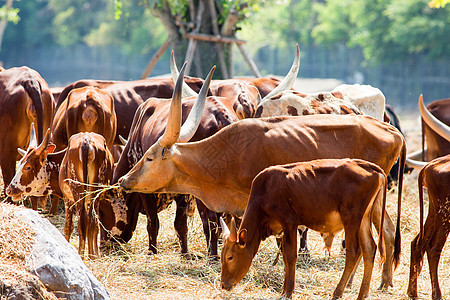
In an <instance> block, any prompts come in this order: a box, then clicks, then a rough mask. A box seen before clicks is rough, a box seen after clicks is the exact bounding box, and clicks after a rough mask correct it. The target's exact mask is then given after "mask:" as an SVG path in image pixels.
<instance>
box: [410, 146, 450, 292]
mask: <svg viewBox="0 0 450 300" xmlns="http://www.w3.org/2000/svg"><path fill="white" fill-rule="evenodd" d="M418 183H419V199H420V232H419V234H418V235H417V236H416V237H415V238H414V240H413V241H412V242H411V264H410V273H409V285H408V296H410V297H411V298H414V299H416V298H417V277H419V274H420V271H421V269H422V260H423V254H424V253H425V251H426V252H427V256H428V264H429V266H430V277H431V288H432V298H433V299H441V298H442V295H441V289H440V287H439V280H438V265H439V259H440V257H441V252H442V248H443V247H444V244H445V241H446V240H447V236H448V233H449V232H450V218H449V217H450V204H449V201H450V154H448V155H446V156H443V157H440V158H436V159H434V160H433V161H431V162H430V163H428V164H427V165H426V166H425V167H424V168H423V169H422V170H421V171H420V173H419V178H418ZM424 186H425V187H426V188H427V189H428V198H429V203H430V208H429V211H428V216H427V220H426V221H425V227H424V226H423V187H424Z"/></svg>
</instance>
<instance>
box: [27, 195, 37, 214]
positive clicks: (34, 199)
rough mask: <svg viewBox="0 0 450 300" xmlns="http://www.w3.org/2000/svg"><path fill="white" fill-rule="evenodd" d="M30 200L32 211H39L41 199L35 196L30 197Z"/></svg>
mask: <svg viewBox="0 0 450 300" xmlns="http://www.w3.org/2000/svg"><path fill="white" fill-rule="evenodd" d="M28 198H29V199H30V202H31V209H32V210H36V211H37V210H38V208H39V205H38V202H39V198H38V197H35V196H29V197H28Z"/></svg>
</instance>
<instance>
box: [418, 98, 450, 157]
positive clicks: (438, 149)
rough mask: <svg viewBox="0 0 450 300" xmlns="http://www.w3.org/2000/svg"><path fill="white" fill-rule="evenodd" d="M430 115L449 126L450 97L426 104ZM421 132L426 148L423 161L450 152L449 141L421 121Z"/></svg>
mask: <svg viewBox="0 0 450 300" xmlns="http://www.w3.org/2000/svg"><path fill="white" fill-rule="evenodd" d="M427 109H428V110H429V111H430V113H431V114H432V115H434V116H435V117H436V118H438V119H439V120H440V121H441V122H443V123H444V124H446V125H448V126H450V99H443V100H436V101H433V102H431V103H429V104H428V105H427ZM422 128H423V129H422V134H423V136H424V137H423V139H424V140H425V144H424V145H426V148H427V150H426V151H425V152H426V156H425V161H431V160H433V159H435V158H437V157H440V156H444V155H447V154H450V141H447V140H445V139H444V138H442V137H441V136H440V135H438V134H437V133H436V132H434V130H432V129H431V128H430V127H429V126H428V125H427V124H426V123H425V122H423V121H422Z"/></svg>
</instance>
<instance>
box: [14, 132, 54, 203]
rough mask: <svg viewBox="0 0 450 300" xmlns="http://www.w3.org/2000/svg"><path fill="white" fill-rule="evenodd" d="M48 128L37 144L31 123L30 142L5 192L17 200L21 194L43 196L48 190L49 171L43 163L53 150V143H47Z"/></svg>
mask: <svg viewBox="0 0 450 300" xmlns="http://www.w3.org/2000/svg"><path fill="white" fill-rule="evenodd" d="M49 135H50V129H48V130H47V133H46V134H45V137H44V139H43V140H42V143H41V144H40V145H39V146H38V145H37V141H36V132H35V130H34V124H31V133H30V143H29V146H28V149H27V151H23V150H22V151H19V152H21V153H22V154H23V157H22V159H21V160H20V161H19V165H18V167H17V172H16V175H14V178H13V179H12V180H11V183H10V184H9V186H8V188H7V189H6V194H7V195H8V196H10V197H12V198H13V200H14V201H17V200H19V199H20V198H21V196H44V195H47V194H48V192H49V191H48V190H49V183H50V180H49V173H48V172H47V170H46V168H45V165H46V161H47V155H48V153H52V152H53V151H54V150H55V147H56V146H55V145H54V144H51V143H49V138H50V137H49Z"/></svg>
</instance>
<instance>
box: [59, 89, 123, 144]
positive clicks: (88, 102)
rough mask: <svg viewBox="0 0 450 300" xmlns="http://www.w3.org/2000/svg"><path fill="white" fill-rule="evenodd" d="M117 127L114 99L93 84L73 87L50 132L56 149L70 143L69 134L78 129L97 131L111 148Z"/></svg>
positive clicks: (78, 130) (80, 130)
mask: <svg viewBox="0 0 450 300" xmlns="http://www.w3.org/2000/svg"><path fill="white" fill-rule="evenodd" d="M116 131H117V119H116V113H115V107H114V99H113V98H112V97H111V95H110V94H109V93H108V92H106V91H104V90H101V89H98V88H96V87H93V86H86V87H82V88H77V89H73V90H71V91H70V93H69V95H68V96H67V98H66V99H65V100H64V101H63V102H62V104H61V105H60V106H59V108H58V109H57V111H56V114H55V118H54V120H53V124H52V128H51V132H52V142H53V143H54V144H55V145H56V150H57V151H59V150H62V149H64V148H66V147H67V143H68V141H69V138H70V137H71V136H72V135H74V134H76V133H79V132H95V133H98V134H100V135H102V136H103V137H104V138H105V139H106V144H107V145H108V148H109V149H111V146H112V145H113V142H114V139H115V137H116Z"/></svg>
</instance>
